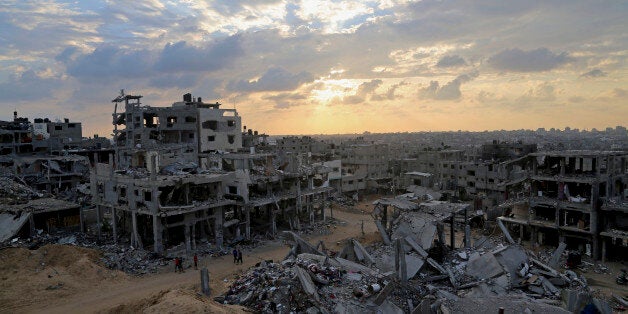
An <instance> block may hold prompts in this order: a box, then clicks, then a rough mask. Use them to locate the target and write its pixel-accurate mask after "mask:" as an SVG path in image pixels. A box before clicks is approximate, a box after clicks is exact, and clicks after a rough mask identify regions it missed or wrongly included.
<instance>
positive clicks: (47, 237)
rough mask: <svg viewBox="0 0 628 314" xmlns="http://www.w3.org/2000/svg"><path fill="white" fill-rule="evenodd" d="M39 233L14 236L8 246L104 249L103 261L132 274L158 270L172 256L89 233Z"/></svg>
mask: <svg viewBox="0 0 628 314" xmlns="http://www.w3.org/2000/svg"><path fill="white" fill-rule="evenodd" d="M36 233H37V234H36V235H35V236H33V237H30V238H27V239H21V238H14V239H12V240H11V241H9V242H8V243H7V244H6V246H7V247H23V248H28V249H30V250H36V249H38V248H39V247H42V246H45V245H47V244H64V245H74V246H78V247H84V248H91V249H97V250H100V251H102V253H103V255H102V258H101V262H102V263H103V264H104V265H105V266H106V267H107V268H109V269H115V270H121V271H123V272H125V273H127V274H131V275H136V276H139V275H144V274H148V273H156V272H157V271H158V270H159V268H160V267H162V266H165V265H168V263H169V262H170V260H169V259H166V258H163V257H162V256H160V255H158V254H155V253H153V252H150V251H145V250H141V249H136V248H133V247H125V246H123V245H117V244H114V243H113V242H105V243H103V241H99V240H98V239H97V237H96V236H92V235H88V234H86V233H81V232H76V233H69V232H59V233H53V234H48V233H46V232H43V230H40V229H39V230H36Z"/></svg>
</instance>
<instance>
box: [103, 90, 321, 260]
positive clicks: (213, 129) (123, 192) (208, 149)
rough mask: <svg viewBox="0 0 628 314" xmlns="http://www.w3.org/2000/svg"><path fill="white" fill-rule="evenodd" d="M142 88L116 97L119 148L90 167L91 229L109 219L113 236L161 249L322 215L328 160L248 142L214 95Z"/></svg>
mask: <svg viewBox="0 0 628 314" xmlns="http://www.w3.org/2000/svg"><path fill="white" fill-rule="evenodd" d="M141 98H142V96H134V95H124V94H121V95H120V96H119V97H117V98H116V99H114V100H113V102H114V103H115V110H114V113H113V124H114V136H115V137H114V142H115V156H114V157H113V158H109V160H111V161H113V162H108V163H104V162H96V166H95V167H94V171H93V172H92V180H91V191H92V196H93V200H94V204H95V206H96V208H95V209H94V212H93V213H91V215H92V216H93V217H94V220H95V223H96V226H97V227H96V228H97V230H95V232H98V233H100V231H101V228H99V227H98V226H101V225H102V224H103V223H107V224H110V225H111V228H110V229H111V230H110V233H111V234H112V235H113V237H114V240H117V239H118V237H119V236H120V235H122V234H124V235H126V236H128V237H129V238H130V240H131V244H132V245H133V246H136V247H149V246H152V248H153V250H154V251H155V252H157V253H164V252H165V251H166V250H167V249H168V248H169V247H174V246H178V245H179V244H180V243H184V246H185V249H186V251H188V252H189V251H191V250H194V249H196V246H197V244H199V243H201V242H202V243H206V242H210V243H212V244H213V245H214V246H216V247H218V248H222V247H223V245H225V244H226V243H233V242H236V241H240V240H242V239H251V238H252V237H253V236H254V235H262V236H271V237H273V236H275V235H276V234H277V228H278V224H279V225H280V226H285V227H286V228H290V229H296V230H298V229H300V228H301V223H302V222H305V221H307V222H313V221H314V220H316V219H321V218H323V216H324V208H325V206H326V205H325V201H326V199H327V197H328V194H329V192H330V191H331V190H332V189H331V188H329V187H327V186H324V183H325V181H326V178H325V180H323V179H322V178H324V177H326V174H327V173H328V172H329V169H328V168H327V167H314V166H312V165H311V164H310V163H308V162H307V160H306V159H299V158H292V159H286V160H278V159H276V158H275V156H274V155H272V154H265V153H256V152H255V149H250V150H249V151H248V152H244V150H243V149H242V146H243V143H242V137H243V134H242V121H241V117H240V116H239V115H238V113H237V111H236V110H235V109H223V108H220V106H221V105H220V104H219V103H212V104H206V103H204V102H203V101H202V99H201V98H200V97H199V98H192V95H191V94H186V95H184V96H183V101H181V102H175V103H174V104H173V105H172V106H171V107H152V106H145V105H142V103H141V102H140V100H141ZM121 104H123V105H124V111H118V109H119V108H118V106H119V105H121ZM120 109H122V108H120ZM249 130H250V129H249ZM245 135H246V133H245ZM293 157H297V156H293ZM316 178H319V179H318V180H316ZM282 224H283V225H282Z"/></svg>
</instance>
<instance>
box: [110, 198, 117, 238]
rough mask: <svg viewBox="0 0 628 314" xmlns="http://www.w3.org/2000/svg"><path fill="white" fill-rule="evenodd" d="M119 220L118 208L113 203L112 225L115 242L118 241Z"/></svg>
mask: <svg viewBox="0 0 628 314" xmlns="http://www.w3.org/2000/svg"><path fill="white" fill-rule="evenodd" d="M117 220H118V218H117V216H116V208H115V207H114V206H113V205H111V227H112V229H113V243H116V244H117V243H118V224H117V223H116V221H117Z"/></svg>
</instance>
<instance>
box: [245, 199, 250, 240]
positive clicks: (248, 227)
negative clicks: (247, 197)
mask: <svg viewBox="0 0 628 314" xmlns="http://www.w3.org/2000/svg"><path fill="white" fill-rule="evenodd" d="M244 210H245V215H246V230H245V237H246V239H247V240H250V239H251V207H250V206H248V205H247V206H246V207H245V209H244Z"/></svg>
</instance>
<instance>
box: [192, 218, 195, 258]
mask: <svg viewBox="0 0 628 314" xmlns="http://www.w3.org/2000/svg"><path fill="white" fill-rule="evenodd" d="M191 232H192V250H194V251H196V221H195V222H194V223H192V230H191Z"/></svg>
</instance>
